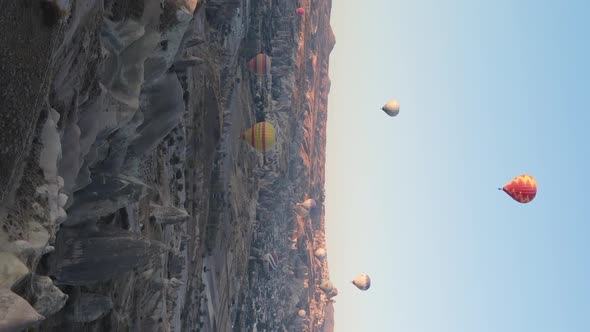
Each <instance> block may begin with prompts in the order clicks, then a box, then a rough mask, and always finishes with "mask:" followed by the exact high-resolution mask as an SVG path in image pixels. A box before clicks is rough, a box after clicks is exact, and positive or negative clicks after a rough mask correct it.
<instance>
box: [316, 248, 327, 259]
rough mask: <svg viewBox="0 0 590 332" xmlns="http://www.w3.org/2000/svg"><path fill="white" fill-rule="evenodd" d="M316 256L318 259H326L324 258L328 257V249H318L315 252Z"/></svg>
mask: <svg viewBox="0 0 590 332" xmlns="http://www.w3.org/2000/svg"><path fill="white" fill-rule="evenodd" d="M314 255H315V257H317V258H324V257H326V249H324V248H318V249H317V250H316V251H315V253H314Z"/></svg>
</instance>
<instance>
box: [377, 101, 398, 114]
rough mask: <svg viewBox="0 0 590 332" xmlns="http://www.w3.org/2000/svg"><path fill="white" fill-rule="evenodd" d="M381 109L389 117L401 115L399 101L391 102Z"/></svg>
mask: <svg viewBox="0 0 590 332" xmlns="http://www.w3.org/2000/svg"><path fill="white" fill-rule="evenodd" d="M381 109H382V110H383V112H385V113H386V114H387V115H389V116H396V115H398V114H399V103H398V102H397V100H390V101H388V102H387V104H385V105H383V107H381Z"/></svg>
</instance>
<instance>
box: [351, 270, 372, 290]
mask: <svg viewBox="0 0 590 332" xmlns="http://www.w3.org/2000/svg"><path fill="white" fill-rule="evenodd" d="M352 284H353V285H355V286H356V288H358V289H360V290H362V291H366V290H367V289H369V287H371V278H370V277H369V276H368V275H366V274H364V273H363V274H359V275H358V277H356V278H354V280H353V281H352Z"/></svg>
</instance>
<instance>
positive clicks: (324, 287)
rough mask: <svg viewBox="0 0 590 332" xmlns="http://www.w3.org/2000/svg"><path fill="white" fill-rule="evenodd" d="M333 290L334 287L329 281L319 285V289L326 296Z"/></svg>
mask: <svg viewBox="0 0 590 332" xmlns="http://www.w3.org/2000/svg"><path fill="white" fill-rule="evenodd" d="M333 288H334V285H333V284H332V282H331V281H330V280H324V281H322V283H321V284H320V289H321V290H323V291H324V292H325V293H326V294H329V293H330V292H331V291H332V289H333Z"/></svg>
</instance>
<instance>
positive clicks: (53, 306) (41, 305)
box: [31, 275, 68, 317]
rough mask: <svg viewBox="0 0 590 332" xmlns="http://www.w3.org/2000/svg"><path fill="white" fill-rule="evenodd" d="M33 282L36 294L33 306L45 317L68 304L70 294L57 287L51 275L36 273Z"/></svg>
mask: <svg viewBox="0 0 590 332" xmlns="http://www.w3.org/2000/svg"><path fill="white" fill-rule="evenodd" d="M31 284H32V288H33V294H35V300H34V303H33V308H35V310H36V311H37V312H38V313H39V314H41V315H43V316H45V317H48V316H51V315H53V314H55V313H56V312H58V311H60V310H61V309H62V308H63V307H64V305H65V304H66V301H67V300H68V296H67V295H66V294H64V293H63V292H62V291H61V290H60V289H59V288H57V287H56V286H55V285H54V284H53V281H52V280H51V279H50V278H49V277H46V276H37V275H35V276H33V280H32V282H31Z"/></svg>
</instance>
